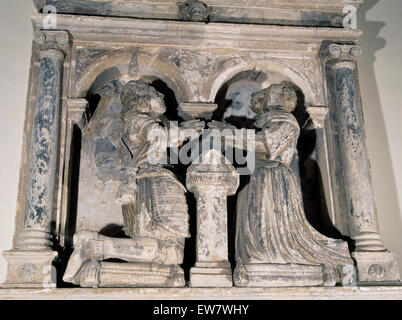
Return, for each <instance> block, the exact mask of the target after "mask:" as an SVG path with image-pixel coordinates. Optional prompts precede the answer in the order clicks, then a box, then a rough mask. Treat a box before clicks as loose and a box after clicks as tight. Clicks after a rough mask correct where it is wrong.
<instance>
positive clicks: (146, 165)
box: [63, 80, 204, 287]
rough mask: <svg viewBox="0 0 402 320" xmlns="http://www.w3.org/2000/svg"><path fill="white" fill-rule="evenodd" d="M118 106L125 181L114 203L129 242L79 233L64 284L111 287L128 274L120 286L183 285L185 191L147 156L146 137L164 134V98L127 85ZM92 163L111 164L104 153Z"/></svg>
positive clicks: (189, 123)
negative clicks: (121, 124)
mask: <svg viewBox="0 0 402 320" xmlns="http://www.w3.org/2000/svg"><path fill="white" fill-rule="evenodd" d="M121 103H122V105H123V110H122V113H121V115H122V120H123V129H122V131H123V134H122V137H121V142H122V145H121V146H122V148H121V149H120V151H119V155H120V160H121V161H122V163H123V164H124V170H123V171H124V178H123V179H121V181H120V188H119V194H118V197H117V199H116V201H118V202H119V203H120V204H121V208H122V214H123V221H124V232H125V233H126V235H127V236H129V237H130V238H111V237H106V236H103V235H101V234H99V233H97V232H93V231H85V230H84V231H81V232H78V233H77V234H76V235H75V236H74V252H73V254H72V255H71V258H70V260H69V262H68V266H67V269H66V272H65V274H64V277H63V279H64V281H66V282H72V283H75V284H79V285H81V286H84V287H85V286H91V287H92V286H113V285H119V284H121V283H120V282H119V281H120V280H119V278H120V277H119V274H120V275H121V274H125V273H127V272H129V273H130V272H131V273H132V274H133V277H134V279H133V281H132V282H130V281H128V282H125V283H124V285H128V286H130V285H132V286H155V285H157V286H183V285H184V277H183V271H182V270H181V268H180V267H178V265H180V264H181V263H182V262H183V250H184V240H185V238H187V237H189V236H190V234H189V225H188V219H189V218H188V208H187V203H186V198H185V193H186V189H185V188H184V186H183V185H182V184H181V183H180V182H179V181H178V180H177V178H176V177H175V176H174V174H173V173H172V172H171V171H169V170H167V169H165V168H164V167H163V166H162V165H159V164H152V163H150V161H149V157H148V156H149V153H150V152H151V148H150V143H149V141H148V133H149V132H151V131H152V130H164V131H166V132H167V127H168V126H169V122H168V120H167V119H166V118H164V117H163V116H162V115H163V113H165V111H166V109H165V105H164V102H163V95H162V94H160V93H159V92H157V91H156V90H155V89H154V88H153V87H151V86H150V85H148V84H147V83H146V82H144V81H142V80H138V81H130V82H128V83H127V84H126V85H125V86H124V87H123V89H122V92H121ZM203 126H204V124H203V122H201V121H197V120H190V121H187V122H184V123H182V128H187V127H192V128H196V129H201V128H202V127H203ZM170 138H171V139H169V146H176V145H180V144H182V143H183V141H181V140H180V135H178V137H177V138H176V139H175V138H173V137H170ZM96 160H97V164H98V166H101V167H102V166H104V167H105V168H106V169H108V168H110V165H111V162H113V158H110V157H108V156H107V152H106V153H101V154H98V156H97V157H96ZM119 178H121V177H119ZM112 258H115V259H121V260H124V261H127V262H129V263H130V264H129V265H124V266H123V267H122V266H121V264H120V265H119V264H116V263H114V264H113V265H112V266H111V265H110V263H108V262H101V261H103V260H105V259H112ZM153 265H156V266H160V267H159V268H161V267H162V271H163V272H164V274H163V272H162V273H161V272H160V271H161V270H160V271H155V272H153V271H152V270H153V267H152V266H153ZM163 266H166V268H165V269H164V268H163ZM156 268H158V267H156ZM111 270H112V271H111ZM116 270H117V271H116ZM118 270H120V271H118ZM135 275H137V276H135ZM124 281H127V278H126V280H124Z"/></svg>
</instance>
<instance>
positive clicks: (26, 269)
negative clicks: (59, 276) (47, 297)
mask: <svg viewBox="0 0 402 320" xmlns="http://www.w3.org/2000/svg"><path fill="white" fill-rule="evenodd" d="M57 255H58V254H57V252H54V251H49V250H43V251H31V250H30V251H24V250H10V251H5V252H3V256H4V258H5V259H6V260H7V263H8V268H7V279H6V282H5V283H3V284H2V285H1V287H3V288H56V268H55V267H54V266H53V265H52V263H53V261H54V259H55V258H56V257H57Z"/></svg>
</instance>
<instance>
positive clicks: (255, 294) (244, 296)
mask: <svg viewBox="0 0 402 320" xmlns="http://www.w3.org/2000/svg"><path fill="white" fill-rule="evenodd" d="M0 298H1V299H3V300H11V299H15V300H17V299H19V300H21V299H29V300H32V299H51V300H77V299H78V300H81V299H85V300H249V299H252V300H402V288H401V286H378V287H372V286H371V287H311V288H300V287H299V288H238V287H232V288H164V289H159V288H127V289H124V288H103V289H102V288H97V289H84V288H78V289H53V290H38V289H23V290H21V289H19V290H16V289H7V290H5V289H0Z"/></svg>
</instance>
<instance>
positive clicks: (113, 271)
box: [80, 262, 186, 288]
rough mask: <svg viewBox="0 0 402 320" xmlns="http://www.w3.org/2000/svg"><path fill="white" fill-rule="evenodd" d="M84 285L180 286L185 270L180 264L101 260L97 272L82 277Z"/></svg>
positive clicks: (127, 286) (113, 286)
mask: <svg viewBox="0 0 402 320" xmlns="http://www.w3.org/2000/svg"><path fill="white" fill-rule="evenodd" d="M80 280H81V286H82V287H101V288H130V287H132V288H133V287H139V288H179V287H184V286H185V285H186V282H185V280H184V271H183V269H181V268H180V267H179V266H165V265H158V264H150V263H116V262H100V263H99V269H98V270H97V271H96V274H90V273H86V274H84V275H83V276H82V277H81V279H80Z"/></svg>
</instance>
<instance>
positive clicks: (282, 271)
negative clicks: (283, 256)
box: [233, 264, 324, 287]
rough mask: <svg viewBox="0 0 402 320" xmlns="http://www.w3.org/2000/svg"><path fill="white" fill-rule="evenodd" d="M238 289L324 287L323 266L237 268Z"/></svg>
mask: <svg viewBox="0 0 402 320" xmlns="http://www.w3.org/2000/svg"><path fill="white" fill-rule="evenodd" d="M233 278H234V284H235V286H237V287H315V286H323V285H324V279H323V269H322V266H316V265H302V264H246V265H241V266H238V267H236V269H235V271H234V275H233Z"/></svg>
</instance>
